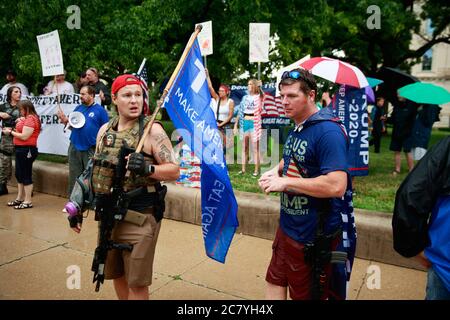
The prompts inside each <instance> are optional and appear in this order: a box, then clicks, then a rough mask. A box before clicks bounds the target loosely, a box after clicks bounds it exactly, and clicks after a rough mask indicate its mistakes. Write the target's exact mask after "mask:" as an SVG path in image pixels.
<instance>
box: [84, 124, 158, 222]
mask: <svg viewBox="0 0 450 320" xmlns="http://www.w3.org/2000/svg"><path fill="white" fill-rule="evenodd" d="M118 120H119V119H118V117H116V118H114V119H111V121H110V122H109V124H108V127H107V129H106V130H105V133H104V134H103V136H102V137H101V139H100V142H99V144H98V146H97V149H96V152H95V155H94V157H93V161H94V168H93V175H92V187H93V190H94V192H95V194H96V195H101V196H100V197H101V198H103V199H105V197H106V199H107V198H108V197H109V196H111V191H112V186H113V184H114V178H115V175H116V174H117V170H118V164H119V160H120V158H121V157H123V156H121V155H120V152H121V149H123V147H125V148H126V149H127V154H129V153H132V152H135V149H136V147H137V145H138V143H139V140H140V138H141V137H142V134H143V131H144V126H145V125H146V124H147V123H148V120H149V118H144V117H143V116H141V117H139V121H138V122H136V124H135V125H134V126H133V127H132V128H131V129H128V130H123V131H117V130H116V128H117V125H118ZM143 154H144V160H145V162H146V163H147V164H153V163H155V160H154V157H153V156H152V155H148V154H146V153H143ZM166 189H167V187H165V186H161V184H160V183H159V181H158V180H155V179H153V178H151V177H150V176H139V175H136V174H134V173H130V174H129V175H127V176H125V178H124V181H123V191H124V200H125V201H123V202H122V206H123V207H124V208H122V212H124V213H126V212H127V209H128V205H129V202H130V201H133V198H134V197H138V196H142V195H144V194H150V195H151V197H150V198H151V200H152V201H151V206H153V212H152V213H153V215H154V216H155V218H157V217H158V218H159V220H161V219H162V215H163V212H164V197H165V191H166ZM161 209H162V210H161ZM129 213H130V215H129V216H128V217H127V215H128V213H127V214H126V215H125V214H124V215H123V216H125V221H127V220H129V219H131V220H130V221H129V222H131V223H134V224H138V225H141V224H142V217H140V216H139V213H138V212H135V211H131V210H130V212H129ZM136 214H137V215H138V217H135V216H136ZM119 220H120V219H119ZM156 220H157V221H158V219H156Z"/></svg>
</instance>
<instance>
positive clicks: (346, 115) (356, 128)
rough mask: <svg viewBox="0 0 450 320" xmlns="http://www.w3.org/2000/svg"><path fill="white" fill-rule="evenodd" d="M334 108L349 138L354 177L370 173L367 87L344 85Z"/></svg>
mask: <svg viewBox="0 0 450 320" xmlns="http://www.w3.org/2000/svg"><path fill="white" fill-rule="evenodd" d="M332 109H333V111H334V113H335V115H336V116H337V117H339V119H340V120H341V121H342V122H343V124H344V126H345V130H346V131H347V135H348V140H349V150H348V166H349V172H350V175H351V176H352V177H354V176H367V175H368V174H369V128H368V127H369V120H368V113H367V96H366V92H365V89H364V88H362V89H359V88H354V87H350V86H346V85H342V86H341V87H340V88H339V91H338V92H336V94H335V95H334V98H333V103H332Z"/></svg>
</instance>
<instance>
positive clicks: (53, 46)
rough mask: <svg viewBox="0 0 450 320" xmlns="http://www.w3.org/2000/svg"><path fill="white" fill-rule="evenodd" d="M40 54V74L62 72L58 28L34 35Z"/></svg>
mask: <svg viewBox="0 0 450 320" xmlns="http://www.w3.org/2000/svg"><path fill="white" fill-rule="evenodd" d="M36 38H37V41H38V46H39V54H40V56H41V65H42V75H43V76H44V77H47V76H55V75H58V74H63V73H64V66H63V57H62V51H61V44H60V42H59V34H58V30H55V31H52V32H49V33H46V34H41V35H38V36H36Z"/></svg>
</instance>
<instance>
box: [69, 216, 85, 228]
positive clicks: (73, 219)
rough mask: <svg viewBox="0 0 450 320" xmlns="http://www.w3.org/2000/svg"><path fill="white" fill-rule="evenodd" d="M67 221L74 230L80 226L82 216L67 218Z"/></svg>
mask: <svg viewBox="0 0 450 320" xmlns="http://www.w3.org/2000/svg"><path fill="white" fill-rule="evenodd" d="M67 219H68V220H69V225H70V227H71V228H76V227H77V225H78V224H80V225H81V224H82V223H83V216H82V215H81V214H77V215H74V216H68V217H67Z"/></svg>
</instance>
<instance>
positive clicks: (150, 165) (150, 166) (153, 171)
mask: <svg viewBox="0 0 450 320" xmlns="http://www.w3.org/2000/svg"><path fill="white" fill-rule="evenodd" d="M148 173H149V175H152V174H154V173H155V166H154V165H152V164H149V165H148Z"/></svg>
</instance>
